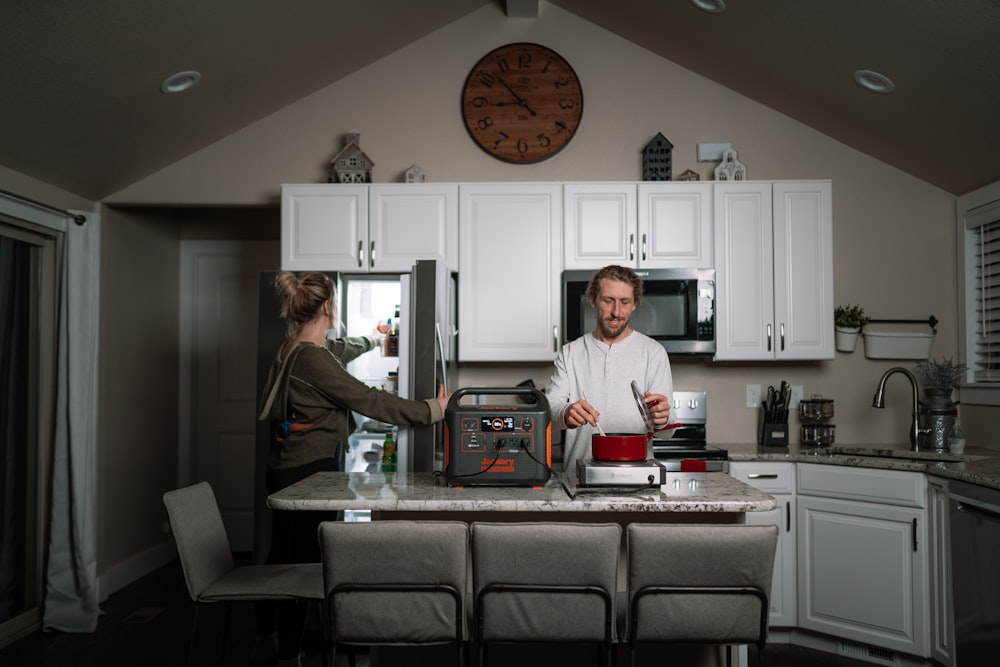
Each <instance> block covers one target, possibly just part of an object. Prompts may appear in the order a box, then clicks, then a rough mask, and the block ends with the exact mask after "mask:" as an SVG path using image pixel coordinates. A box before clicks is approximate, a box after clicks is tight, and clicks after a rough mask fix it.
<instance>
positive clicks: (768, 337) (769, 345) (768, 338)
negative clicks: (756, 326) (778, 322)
mask: <svg viewBox="0 0 1000 667" xmlns="http://www.w3.org/2000/svg"><path fill="white" fill-rule="evenodd" d="M767 351H768V352H770V351H771V325H770V324H768V325H767Z"/></svg>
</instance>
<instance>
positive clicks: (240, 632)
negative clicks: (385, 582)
mask: <svg viewBox="0 0 1000 667" xmlns="http://www.w3.org/2000/svg"><path fill="white" fill-rule="evenodd" d="M101 608H102V609H103V610H104V615H103V616H102V617H101V619H100V622H99V624H98V629H97V631H96V632H94V633H89V634H64V633H41V632H36V633H34V634H32V635H30V636H28V637H25V638H23V639H21V640H19V641H17V642H14V643H13V644H11V645H9V646H7V647H5V648H2V649H0V665H3V666H4V667H21V666H22V665H23V666H25V667H27V666H28V665H30V666H32V667H112V666H118V665H142V666H143V667H159V666H161V665H162V666H164V667H166V666H168V665H169V666H170V667H173V666H175V665H183V664H184V660H185V656H186V652H187V645H188V637H189V636H190V630H191V619H192V616H193V610H194V606H193V605H192V603H191V600H190V598H188V595H187V589H186V587H185V584H184V577H183V575H182V573H181V570H180V565H179V564H178V563H177V562H176V561H175V563H174V564H172V565H169V566H167V567H164V568H162V569H160V570H158V571H156V572H154V573H152V574H150V575H148V576H146V577H143V578H142V579H140V580H139V581H137V582H135V583H133V584H132V585H130V586H127V587H126V588H124V589H122V590H121V591H118V592H117V593H115V594H114V595H112V596H110V597H109V598H108V599H107V600H106V601H105V603H104V604H103V605H102V606H101ZM199 616H200V618H199V632H198V639H197V641H196V644H195V659H194V661H193V664H194V665H199V666H200V665H217V664H219V663H218V647H219V645H220V639H221V636H222V634H223V628H224V619H225V610H224V607H222V606H216V605H206V606H203V607H202V608H201V611H200V612H199ZM253 625H254V611H253V607H252V606H251V605H235V606H234V607H233V612H232V619H231V629H230V632H229V639H228V642H227V644H226V660H225V665H226V666H227V667H228V666H231V665H232V666H235V665H240V666H247V665H253V664H254V663H253V661H252V659H251V656H252V651H253V637H254V632H253ZM320 637H321V633H320V630H319V626H318V619H315V618H313V619H312V622H311V623H310V629H309V631H308V632H307V637H306V646H305V649H306V656H305V659H304V660H303V665H304V667H319V666H320V665H322V657H321V653H320V649H321V642H320ZM441 648H443V647H441ZM441 648H438V647H434V648H432V649H430V650H429V651H428V652H423V653H422V654H421V655H414V654H413V651H414V649H409V651H410V652H409V653H407V654H405V656H402V655H395V654H392V653H389V654H386V653H381V654H379V655H380V658H381V659H379V660H378V661H377V662H378V663H379V664H385V663H392V664H400V665H413V664H428V663H430V664H452V662H451V657H452V655H453V653H452V652H451V651H442V650H441ZM498 648H500V649H502V648H503V647H498ZM418 650H421V651H423V650H422V649H418ZM573 653H575V651H573V650H567V651H566V652H564V653H562V654H561V657H562V658H564V659H567V660H565V662H570V663H573V662H577V663H582V664H587V663H588V662H589V657H590V656H592V655H593V654H592V653H589V652H588V653H583V654H580V656H579V658H580V659H579V660H577V659H574V658H576V656H575V655H569V654H573ZM397 658H398V659H397ZM755 658H756V656H755V651H754V650H753V649H751V650H750V667H756V659H755ZM765 658H766V664H767V666H768V667H793V666H794V667H799V666H809V667H871V663H867V662H862V661H858V660H852V659H848V658H842V657H838V656H834V655H830V654H828V653H823V652H820V651H813V650H810V649H805V648H799V647H795V646H789V645H785V644H769V645H768V646H767V648H766V649H765ZM340 662H341V661H339V660H338V664H340ZM367 662H368V661H367V660H358V667H362V666H363V665H365V664H366V663H367ZM507 662H511V661H508V660H504V655H503V651H502V650H500V651H498V652H497V653H491V660H490V664H491V665H494V666H495V667H502V665H503V664H504V663H507ZM516 662H517V665H518V667H530V665H529V664H528V663H530V662H532V661H531V660H528V661H525V660H524V659H522V658H518V659H517V661H516ZM559 662H561V663H563V664H565V662H564V660H559ZM639 662H640V665H641V664H644V663H646V662H650V663H652V664H655V661H648V660H644V659H642V654H640V661H639ZM734 662H735V660H734ZM546 663H548V664H551V661H546V662H543V663H541V664H546ZM618 664H619V665H627V664H628V659H627V656H624V655H623V656H622V657H620V659H619V661H618Z"/></svg>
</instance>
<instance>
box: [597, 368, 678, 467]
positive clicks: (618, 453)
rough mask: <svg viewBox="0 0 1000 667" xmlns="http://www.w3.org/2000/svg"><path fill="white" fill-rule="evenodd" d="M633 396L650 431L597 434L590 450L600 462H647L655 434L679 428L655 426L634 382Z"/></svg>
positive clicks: (672, 425) (670, 425)
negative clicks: (651, 441)
mask: <svg viewBox="0 0 1000 667" xmlns="http://www.w3.org/2000/svg"><path fill="white" fill-rule="evenodd" d="M632 395H633V397H634V398H635V402H636V405H637V406H638V408H639V414H640V415H641V416H642V420H643V422H645V424H646V428H647V429H648V430H647V432H646V433H642V434H634V433H607V434H605V435H601V434H600V433H595V434H593V435H592V436H591V439H590V448H591V451H592V453H593V456H594V458H595V459H597V460H598V461H620V462H634V461H645V460H646V459H648V458H649V456H648V453H649V442H650V440H652V439H653V434H654V433H657V432H659V431H665V430H667V429H671V428H677V427H678V426H680V424H667V425H666V426H661V427H660V428H656V426H655V425H654V424H653V415H652V414H651V413H650V410H649V405H647V404H646V400H645V398H644V397H643V395H642V392H641V391H639V386H638V385H637V384H636V383H635V381H633V382H632Z"/></svg>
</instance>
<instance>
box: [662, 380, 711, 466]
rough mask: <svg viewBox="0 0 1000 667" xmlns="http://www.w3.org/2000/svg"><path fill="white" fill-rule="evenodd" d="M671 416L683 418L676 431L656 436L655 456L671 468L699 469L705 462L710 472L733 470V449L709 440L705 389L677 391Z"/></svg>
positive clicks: (675, 418) (673, 418)
mask: <svg viewBox="0 0 1000 667" xmlns="http://www.w3.org/2000/svg"><path fill="white" fill-rule="evenodd" d="M670 420H671V421H676V422H680V424H681V426H680V428H677V429H674V435H673V437H672V438H670V439H666V440H653V456H654V457H656V460H657V461H659V462H660V463H662V464H663V465H664V466H666V468H667V470H668V471H669V472H674V471H679V470H691V471H692V472H694V471H698V470H699V469H700V465H696V464H693V463H691V462H694V461H700V462H704V469H705V471H706V472H729V452H727V451H726V450H724V449H722V448H720V447H716V446H714V445H709V444H708V397H707V395H706V394H705V392H703V391H675V392H674V395H673V405H672V406H671V408H670Z"/></svg>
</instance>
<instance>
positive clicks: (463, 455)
mask: <svg viewBox="0 0 1000 667" xmlns="http://www.w3.org/2000/svg"><path fill="white" fill-rule="evenodd" d="M472 396H476V397H479V396H484V397H485V396H489V397H501V396H502V397H507V398H509V399H514V400H505V401H494V402H491V403H490V404H486V405H481V404H478V401H477V403H475V404H469V402H468V401H467V400H463V399H468V398H469V397H472ZM445 442H446V447H445V453H444V476H445V478H446V479H447V480H448V483H449V484H450V485H452V486H475V485H482V486H485V485H493V486H500V485H507V486H542V485H543V484H545V482H546V481H548V479H549V473H550V471H551V469H552V425H551V424H550V423H549V401H548V399H546V398H545V394H543V393H542V392H540V391H539V390H537V389H535V388H532V387H499V388H497V387H472V388H466V389H459V390H457V391H455V393H453V394H452V395H451V398H450V399H449V401H448V406H447V408H446V409H445Z"/></svg>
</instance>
